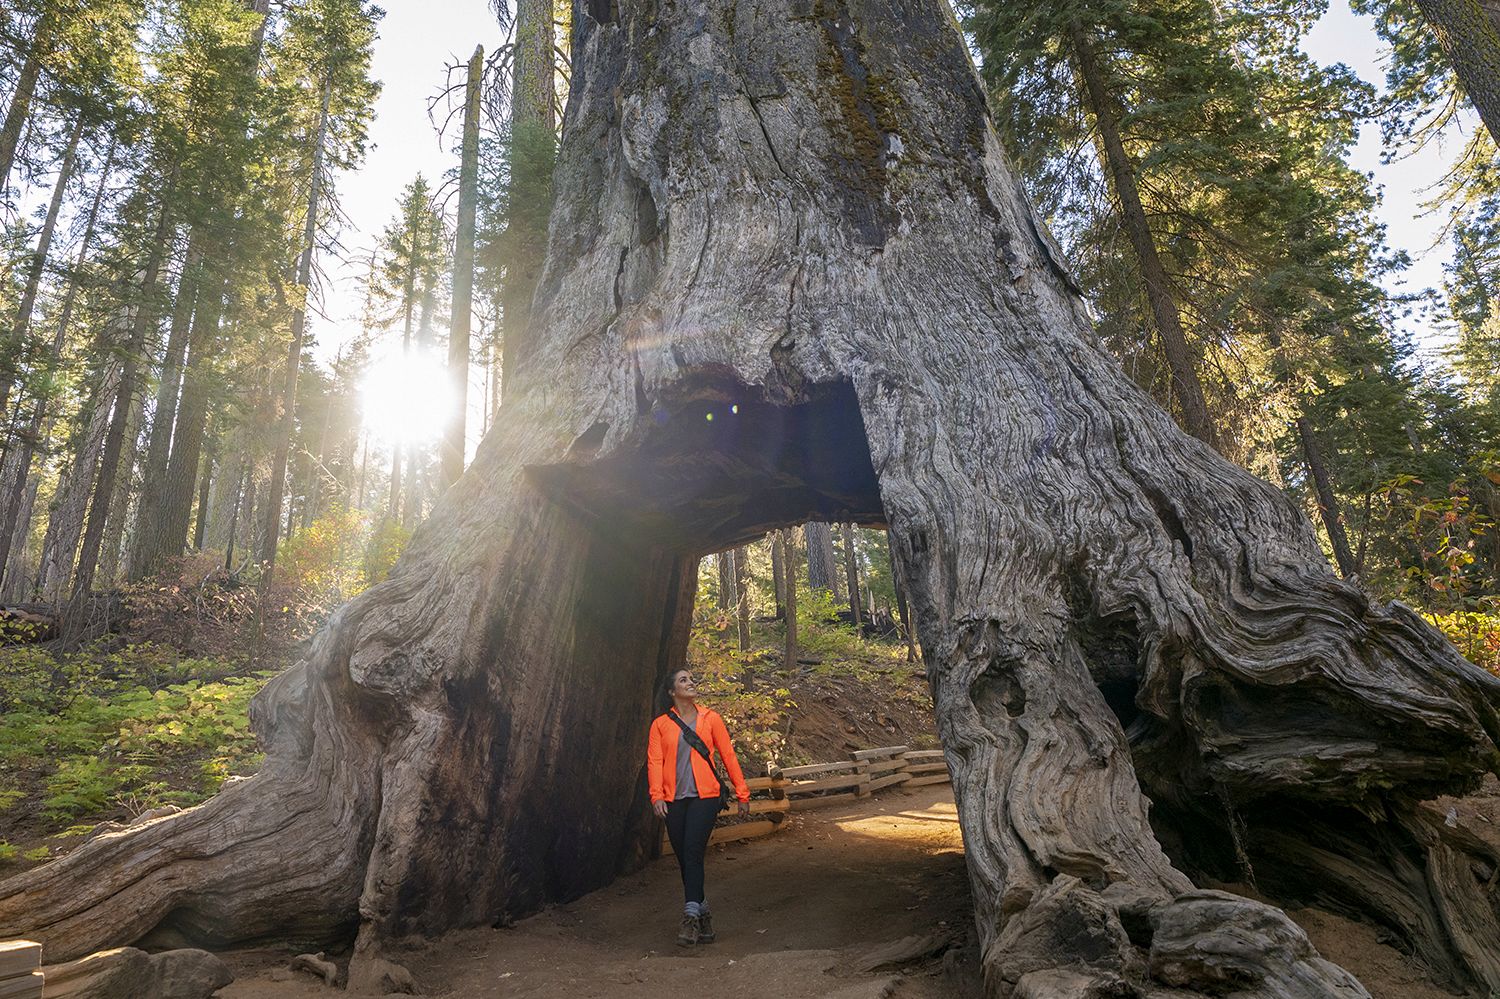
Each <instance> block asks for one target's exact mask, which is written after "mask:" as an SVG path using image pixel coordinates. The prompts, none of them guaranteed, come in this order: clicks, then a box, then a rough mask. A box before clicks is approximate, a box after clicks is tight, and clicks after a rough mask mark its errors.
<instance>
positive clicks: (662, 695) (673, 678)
mask: <svg viewBox="0 0 1500 999" xmlns="http://www.w3.org/2000/svg"><path fill="white" fill-rule="evenodd" d="M691 672H692V670H691V669H690V668H689V667H687V666H679V667H677V668H676V669H674V670H673V671H672V672H670V673H668V674H667V676H666V679H664V680H662V682H661V688H660V689H659V690H658V691H657V693H656V708H657V713H658V714H663V715H664V714H666V713H667V710H668V709H669V708H671V706H672V687H673V685H674V684H676V683H677V674H678V673H691Z"/></svg>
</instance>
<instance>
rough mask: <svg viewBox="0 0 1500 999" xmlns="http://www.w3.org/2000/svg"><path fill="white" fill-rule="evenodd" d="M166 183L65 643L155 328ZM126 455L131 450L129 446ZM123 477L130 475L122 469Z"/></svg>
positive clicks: (71, 636) (94, 553)
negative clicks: (150, 334) (144, 355)
mask: <svg viewBox="0 0 1500 999" xmlns="http://www.w3.org/2000/svg"><path fill="white" fill-rule="evenodd" d="M173 186H174V185H173V183H171V182H169V183H168V184H167V185H166V187H167V190H166V191H164V192H163V195H162V198H161V207H160V209H159V214H158V217H157V223H156V232H155V234H154V235H153V236H152V238H151V244H150V247H149V249H148V250H147V251H146V265H145V267H144V269H143V272H142V277H141V285H140V300H139V303H138V305H137V306H136V309H135V316H134V319H133V320H132V322H131V331H130V340H129V342H128V343H127V344H126V345H125V356H124V358H123V360H122V361H121V365H120V382H119V388H118V390H117V392H116V393H115V398H114V402H113V408H112V412H111V415H110V421H109V430H108V431H107V432H106V433H105V435H104V443H103V449H102V451H101V452H100V455H99V474H98V478H97V479H96V480H95V482H94V487H93V499H92V501H91V502H90V504H89V513H88V526H87V527H86V528H85V529H84V532H83V542H82V544H81V546H80V550H79V556H78V568H77V569H76V570H75V571H74V573H73V596H72V599H71V600H70V606H69V609H68V613H67V614H66V615H65V617H66V620H65V623H64V627H63V635H64V639H65V641H73V640H76V639H77V638H79V637H81V636H82V634H83V631H84V629H85V628H86V627H87V624H88V622H87V621H86V620H84V619H83V613H82V612H83V610H84V608H85V607H86V606H87V604H88V596H89V593H90V591H91V590H92V589H93V585H94V573H95V571H96V570H97V569H98V568H99V553H100V547H101V546H102V544H103V542H104V527H105V521H106V520H107V519H108V517H109V512H110V509H111V503H112V501H113V499H114V493H115V477H116V475H117V474H118V472H119V470H120V457H121V453H122V451H123V450H124V448H125V436H126V429H127V425H128V424H129V422H130V418H131V415H132V413H133V412H134V410H135V400H136V394H137V392H136V390H137V385H136V373H137V371H138V370H139V368H140V363H141V355H142V353H143V351H144V350H145V347H146V334H147V333H148V331H149V330H150V329H151V328H152V326H153V325H155V317H156V309H155V298H156V291H157V288H156V285H157V279H158V276H159V274H160V271H161V262H162V256H163V255H164V254H165V253H166V248H167V241H168V237H169V235H170V233H171V231H172V215H171V210H170V208H169V204H170V200H171V198H170V191H171V188H172V187H173ZM131 450H132V451H133V450H134V445H133V444H132V447H131ZM126 474H127V476H128V474H129V469H128V468H127V469H126Z"/></svg>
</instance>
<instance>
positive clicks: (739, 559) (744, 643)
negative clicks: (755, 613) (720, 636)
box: [734, 545, 750, 652]
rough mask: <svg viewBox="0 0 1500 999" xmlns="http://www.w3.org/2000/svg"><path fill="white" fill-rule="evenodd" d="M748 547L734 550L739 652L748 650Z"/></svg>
mask: <svg viewBox="0 0 1500 999" xmlns="http://www.w3.org/2000/svg"><path fill="white" fill-rule="evenodd" d="M749 567H750V549H749V548H747V547H746V546H744V545H740V547H738V548H736V549H735V550H734V596H735V602H734V620H735V634H736V637H737V638H738V639H739V646H740V651H741V652H748V651H750V585H749V581H750V568H749Z"/></svg>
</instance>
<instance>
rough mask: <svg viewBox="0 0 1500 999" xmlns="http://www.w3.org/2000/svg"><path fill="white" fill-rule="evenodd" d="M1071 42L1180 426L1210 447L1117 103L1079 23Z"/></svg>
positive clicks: (1198, 388)
mask: <svg viewBox="0 0 1500 999" xmlns="http://www.w3.org/2000/svg"><path fill="white" fill-rule="evenodd" d="M1069 40H1070V42H1071V44H1072V47H1073V57H1074V59H1075V60H1077V63H1078V73H1079V76H1080V77H1081V78H1082V80H1083V84H1084V88H1083V89H1084V96H1085V98H1086V100H1087V102H1088V106H1089V110H1090V111H1092V112H1093V115H1094V123H1095V125H1096V126H1097V127H1098V129H1099V138H1100V141H1101V143H1102V145H1103V146H1104V154H1105V164H1104V166H1105V169H1106V172H1107V173H1108V174H1109V178H1110V181H1111V183H1112V186H1113V188H1114V192H1115V199H1116V200H1117V201H1118V202H1119V205H1120V224H1121V226H1122V227H1123V228H1124V229H1125V233H1126V235H1128V236H1129V237H1130V245H1131V247H1132V248H1134V250H1135V256H1136V263H1137V264H1138V266H1139V267H1140V269H1141V281H1142V282H1143V283H1144V284H1145V286H1146V299H1147V301H1148V302H1150V304H1151V314H1152V316H1153V317H1154V318H1155V320H1156V331H1157V332H1158V333H1159V334H1160V335H1161V342H1162V353H1163V354H1165V355H1166V359H1167V367H1168V368H1169V369H1170V370H1171V372H1172V395H1173V397H1174V398H1175V399H1176V400H1177V406H1178V411H1179V413H1180V414H1181V417H1182V425H1183V427H1184V428H1185V429H1186V430H1187V432H1188V433H1190V434H1192V435H1193V436H1194V437H1196V438H1198V439H1199V440H1201V441H1203V442H1204V443H1205V444H1208V445H1210V446H1213V445H1214V443H1215V433H1214V426H1213V421H1212V420H1211V419H1210V417H1209V415H1208V403H1207V402H1206V401H1205V400H1204V397H1203V383H1202V382H1201V381H1200V380H1199V378H1198V369H1197V364H1196V362H1195V360H1194V358H1193V351H1192V348H1190V347H1189V346H1188V342H1187V337H1186V335H1184V333H1183V330H1182V317H1181V315H1180V314H1179V313H1178V311H1177V303H1176V301H1174V300H1173V298H1172V288H1171V283H1170V282H1169V281H1168V280H1167V272H1166V268H1164V267H1163V266H1162V263H1161V257H1160V256H1158V255H1157V252H1156V241H1155V238H1154V237H1153V236H1152V234H1151V227H1150V224H1149V222H1148V221H1147V219H1146V210H1145V208H1144V206H1143V205H1142V204H1141V192H1140V189H1139V188H1138V187H1137V186H1136V182H1135V169H1136V168H1135V164H1134V163H1133V162H1132V161H1131V159H1130V155H1129V154H1128V153H1127V152H1126V151H1125V143H1124V142H1123V141H1122V140H1121V138H1120V124H1119V105H1118V103H1117V102H1116V100H1115V95H1114V93H1113V91H1111V90H1110V88H1109V86H1108V84H1107V83H1106V82H1105V80H1104V71H1103V68H1102V67H1101V66H1100V64H1099V55H1098V52H1097V50H1096V49H1095V48H1094V42H1093V40H1092V39H1091V38H1090V37H1089V34H1088V30H1087V29H1086V28H1085V27H1084V26H1083V24H1082V23H1080V22H1079V21H1076V20H1075V21H1073V22H1072V23H1071V24H1070V25H1069Z"/></svg>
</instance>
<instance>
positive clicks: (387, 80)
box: [316, 0, 1462, 396]
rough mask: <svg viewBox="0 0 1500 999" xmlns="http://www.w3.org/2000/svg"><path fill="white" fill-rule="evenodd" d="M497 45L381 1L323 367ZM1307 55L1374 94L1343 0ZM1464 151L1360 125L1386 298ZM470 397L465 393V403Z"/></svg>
mask: <svg viewBox="0 0 1500 999" xmlns="http://www.w3.org/2000/svg"><path fill="white" fill-rule="evenodd" d="M501 40H502V37H501V33H500V31H499V29H498V28H497V26H496V23H495V18H494V15H493V14H492V12H491V10H490V7H489V3H488V0H388V10H387V13H386V16H385V18H384V20H383V21H382V22H381V26H380V37H379V40H378V41H377V42H376V44H375V52H374V75H375V76H376V78H377V79H379V80H381V82H382V85H383V88H382V91H381V95H380V98H379V100H378V102H377V104H376V107H375V119H374V122H373V124H372V126H371V129H370V140H371V149H370V152H369V155H368V157H367V159H366V161H365V163H364V165H363V167H362V168H361V169H359V170H357V171H354V172H350V173H347V174H345V175H344V176H342V177H341V178H340V179H339V181H338V186H339V192H340V197H341V199H342V201H343V205H344V209H345V212H346V214H347V215H348V217H349V219H350V222H351V227H350V228H349V229H347V230H346V231H345V232H344V233H343V235H342V241H343V244H344V247H345V251H344V257H345V260H344V261H343V262H339V261H326V262H325V264H324V266H325V270H326V272H327V274H328V277H329V287H328V288H327V289H326V290H325V294H324V301H323V310H322V311H323V313H324V317H325V318H324V319H323V320H322V321H321V322H320V323H319V324H318V328H317V330H316V336H317V341H318V343H317V356H318V357H319V358H320V360H322V361H324V363H327V362H328V361H331V360H332V358H333V357H334V356H335V354H336V353H337V351H338V349H339V347H340V345H341V344H342V343H344V342H345V341H347V340H348V339H349V338H350V337H352V336H353V335H354V333H355V332H356V331H357V330H358V318H359V314H360V311H361V299H360V295H361V291H360V279H361V277H362V276H363V268H362V267H361V266H360V265H359V264H356V263H354V262H353V261H354V260H355V259H357V258H359V257H362V256H366V255H367V254H368V252H369V250H370V249H371V247H372V246H373V245H374V242H375V240H376V238H377V237H378V236H379V234H380V232H381V230H382V229H383V228H384V226H385V224H386V222H387V221H388V220H389V219H390V217H391V216H392V214H394V211H395V206H396V199H397V197H398V196H399V194H400V191H401V188H402V187H404V186H405V185H406V184H407V183H409V182H410V181H411V180H412V178H413V177H415V176H416V175H417V174H418V173H419V172H420V173H422V174H424V175H425V176H426V177H427V178H428V179H429V180H430V181H433V182H434V183H436V182H437V180H438V179H439V178H440V177H441V176H442V174H443V172H444V171H445V170H448V169H450V168H451V166H452V165H453V164H454V163H456V157H455V156H454V155H451V154H450V153H449V152H447V151H445V150H444V149H443V148H442V146H441V145H440V144H439V142H438V139H437V137H436V135H435V132H434V129H433V126H432V123H431V122H430V121H429V119H428V113H427V101H428V99H429V97H431V96H432V95H433V94H435V93H436V92H437V91H438V90H439V88H440V87H441V86H442V85H443V82H444V79H445V77H444V67H445V65H446V64H448V63H450V62H457V61H461V60H466V59H467V58H468V56H469V54H470V53H471V52H473V50H474V46H475V45H476V44H483V45H484V46H485V51H486V52H489V51H492V50H493V49H494V48H495V47H496V46H497V45H498V44H499V43H500V41H501ZM1304 47H1305V49H1306V51H1307V52H1308V54H1309V55H1311V56H1312V57H1313V58H1314V59H1316V60H1317V61H1318V62H1320V63H1323V64H1325V65H1331V64H1334V63H1339V62H1342V63H1345V64H1347V65H1348V66H1350V67H1351V68H1352V69H1354V70H1355V71H1356V72H1357V73H1358V74H1359V75H1360V77H1362V78H1363V79H1365V80H1366V81H1368V82H1370V83H1372V84H1375V85H1376V86H1379V85H1380V84H1381V83H1382V81H1383V79H1384V68H1383V66H1382V63H1381V54H1380V53H1381V49H1382V45H1381V43H1380V41H1379V39H1378V38H1377V37H1376V36H1375V33H1374V30H1373V28H1372V27H1371V21H1370V19H1369V18H1361V17H1356V16H1355V15H1354V14H1353V13H1351V12H1350V10H1349V7H1348V5H1347V3H1346V2H1345V0H1332V3H1331V4H1330V9H1329V11H1328V13H1327V14H1326V15H1325V16H1324V17H1323V18H1322V20H1321V21H1319V23H1318V24H1317V26H1316V27H1315V28H1314V29H1313V31H1312V32H1311V33H1310V34H1309V36H1308V38H1307V39H1306V40H1305V42H1304ZM1461 145H1462V139H1461V138H1455V139H1454V141H1453V142H1451V143H1449V145H1448V147H1447V148H1445V149H1438V148H1431V149H1429V150H1427V151H1425V152H1423V153H1422V154H1420V155H1417V156H1413V157H1409V158H1407V159H1404V160H1401V161H1398V162H1396V163H1390V164H1385V163H1381V162H1380V129H1379V127H1378V126H1377V125H1375V124H1366V125H1365V126H1363V128H1362V130H1361V134H1360V142H1359V144H1358V146H1357V148H1356V149H1355V151H1354V154H1353V156H1352V162H1353V164H1354V166H1355V167H1357V168H1358V169H1360V170H1363V171H1365V172H1367V173H1370V174H1372V175H1373V177H1374V180H1375V183H1376V184H1377V186H1378V187H1379V189H1380V190H1381V193H1382V199H1381V204H1380V209H1379V214H1380V219H1381V221H1383V222H1384V223H1385V225H1386V227H1387V236H1388V240H1389V244H1390V246H1391V247H1392V248H1393V249H1403V250H1405V251H1406V252H1407V253H1408V254H1410V255H1411V257H1412V260H1413V264H1412V266H1411V267H1410V268H1409V269H1408V270H1407V271H1406V272H1405V274H1404V275H1403V276H1402V277H1400V278H1397V279H1394V280H1393V281H1392V282H1391V287H1392V290H1394V291H1400V292H1413V291H1420V290H1422V289H1425V288H1436V289H1441V287H1442V281H1443V265H1444V264H1445V263H1446V262H1447V261H1448V259H1449V251H1448V247H1447V245H1446V244H1439V245H1437V246H1434V241H1435V240H1436V239H1437V233H1438V230H1439V228H1440V225H1441V219H1440V218H1438V217H1436V216H1424V215H1423V214H1422V210H1421V208H1420V204H1421V202H1422V201H1423V198H1424V196H1423V193H1422V192H1423V190H1424V189H1425V188H1427V187H1428V186H1430V185H1431V184H1433V183H1434V182H1435V181H1436V180H1437V179H1438V178H1439V177H1441V176H1442V174H1443V172H1444V170H1445V168H1446V159H1447V158H1448V157H1450V156H1452V155H1454V154H1455V153H1456V152H1457V151H1458V149H1459V148H1460V147H1461ZM1408 329H1409V330H1410V331H1411V332H1412V333H1413V334H1414V336H1415V339H1416V342H1417V345H1418V348H1419V351H1420V352H1421V353H1422V354H1423V355H1425V356H1431V355H1432V354H1433V353H1434V352H1435V351H1437V350H1438V349H1440V348H1441V347H1442V345H1443V344H1444V343H1445V342H1446V339H1447V335H1446V334H1445V333H1444V332H1443V331H1442V330H1440V329H1437V328H1435V327H1434V326H1433V325H1432V323H1431V321H1430V319H1429V318H1423V317H1417V318H1415V319H1413V320H1412V321H1411V323H1410V324H1409V326H1408ZM473 391H474V389H471V396H472V394H473Z"/></svg>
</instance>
